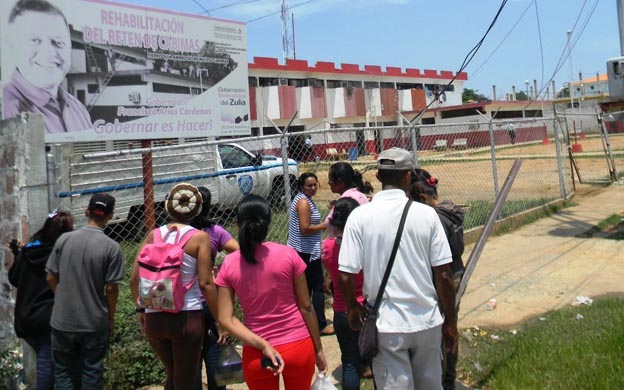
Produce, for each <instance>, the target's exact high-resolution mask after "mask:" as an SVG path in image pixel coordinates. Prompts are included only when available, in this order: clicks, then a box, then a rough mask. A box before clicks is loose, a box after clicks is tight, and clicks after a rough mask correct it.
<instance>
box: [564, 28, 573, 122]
mask: <svg viewBox="0 0 624 390" xmlns="http://www.w3.org/2000/svg"><path fill="white" fill-rule="evenodd" d="M567 35H568V41H567V43H566V46H567V48H568V51H569V53H568V60H569V63H570V75H569V79H568V80H570V81H569V82H568V92H569V94H570V110H572V111H573V110H574V98H573V97H572V79H573V78H574V67H573V66H572V31H571V30H568V32H567Z"/></svg>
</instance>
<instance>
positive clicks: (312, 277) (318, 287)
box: [297, 252, 327, 330]
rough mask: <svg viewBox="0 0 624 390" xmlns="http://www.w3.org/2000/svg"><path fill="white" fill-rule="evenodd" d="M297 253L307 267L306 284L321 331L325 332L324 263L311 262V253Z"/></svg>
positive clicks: (319, 260) (317, 260)
mask: <svg viewBox="0 0 624 390" xmlns="http://www.w3.org/2000/svg"><path fill="white" fill-rule="evenodd" d="M297 253H298V254H299V256H300V257H301V258H302V259H303V261H304V262H305V263H306V265H307V267H306V270H305V275H306V282H307V283H308V291H310V297H311V300H312V306H313V307H314V312H315V313H316V320H317V321H318V326H319V330H323V329H325V327H326V326H327V319H326V318H325V289H324V287H323V279H324V277H323V262H322V261H321V259H316V260H314V261H310V257H311V256H312V255H311V254H309V253H303V252H297Z"/></svg>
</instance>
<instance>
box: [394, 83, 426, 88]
mask: <svg viewBox="0 0 624 390" xmlns="http://www.w3.org/2000/svg"><path fill="white" fill-rule="evenodd" d="M396 87H397V89H423V85H422V84H413V83H397V84H396Z"/></svg>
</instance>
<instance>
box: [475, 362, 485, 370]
mask: <svg viewBox="0 0 624 390" xmlns="http://www.w3.org/2000/svg"><path fill="white" fill-rule="evenodd" d="M474 366H475V368H476V369H477V371H479V372H483V367H481V364H480V363H479V362H476V363H475V364H474Z"/></svg>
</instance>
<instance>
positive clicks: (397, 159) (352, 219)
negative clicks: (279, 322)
mask: <svg viewBox="0 0 624 390" xmlns="http://www.w3.org/2000/svg"><path fill="white" fill-rule="evenodd" d="M414 168H415V164H414V160H413V159H412V156H411V154H410V153H409V152H408V151H407V150H404V149H400V148H392V149H389V150H386V151H384V152H382V153H381V154H380V155H379V158H378V159H377V169H378V171H377V178H378V179H379V181H380V182H381V184H382V191H381V192H379V193H378V194H376V195H375V196H374V197H373V200H372V201H371V202H370V203H368V204H365V205H361V206H360V207H358V208H356V209H355V210H353V212H352V213H351V215H350V216H349V219H348V220H347V224H346V226H345V229H344V233H343V237H342V245H341V249H340V256H339V271H340V287H341V289H342V291H343V293H344V296H345V300H346V303H347V307H348V316H349V323H350V325H351V327H353V328H354V329H357V328H359V327H360V326H361V318H362V315H363V310H364V309H363V308H362V306H361V305H359V304H358V302H357V300H356V297H355V283H354V275H355V274H358V273H359V272H360V271H363V273H364V285H363V294H364V296H365V297H367V301H368V302H369V303H370V304H371V305H372V304H373V302H374V301H375V298H376V296H377V293H378V291H379V286H380V285H381V280H382V278H383V275H384V272H385V270H386V265H387V264H388V260H389V257H390V252H391V250H392V246H393V244H394V240H395V237H396V232H397V227H398V221H399V220H400V218H401V213H402V212H403V208H404V206H405V204H406V202H408V201H410V200H408V198H407V196H406V194H405V191H406V190H407V188H408V187H409V184H410V180H411V171H412V170H413V169H414ZM451 261H452V257H451V251H450V248H449V245H448V242H447V240H446V236H445V233H444V228H443V227H442V224H441V222H440V219H439V217H438V216H437V214H436V212H435V210H434V209H433V208H431V207H429V206H426V205H424V204H420V203H413V204H412V206H411V208H410V210H409V214H408V216H407V219H406V222H405V227H404V230H403V234H402V236H401V241H400V244H399V249H398V251H397V254H396V258H395V262H394V266H393V268H392V271H391V273H390V278H389V279H388V283H387V285H386V288H385V291H384V292H383V299H382V301H381V306H380V309H379V316H378V319H377V328H378V330H379V353H378V355H377V356H376V357H375V358H374V359H373V372H374V374H375V383H376V385H377V388H378V389H428V390H429V389H442V379H441V377H442V366H441V359H442V357H441V350H440V343H441V338H442V337H443V336H444V340H445V344H446V349H447V350H449V351H453V350H454V349H455V345H456V343H457V315H456V313H455V309H454V303H455V287H454V285H453V278H452V271H451V268H450V263H451Z"/></svg>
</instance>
